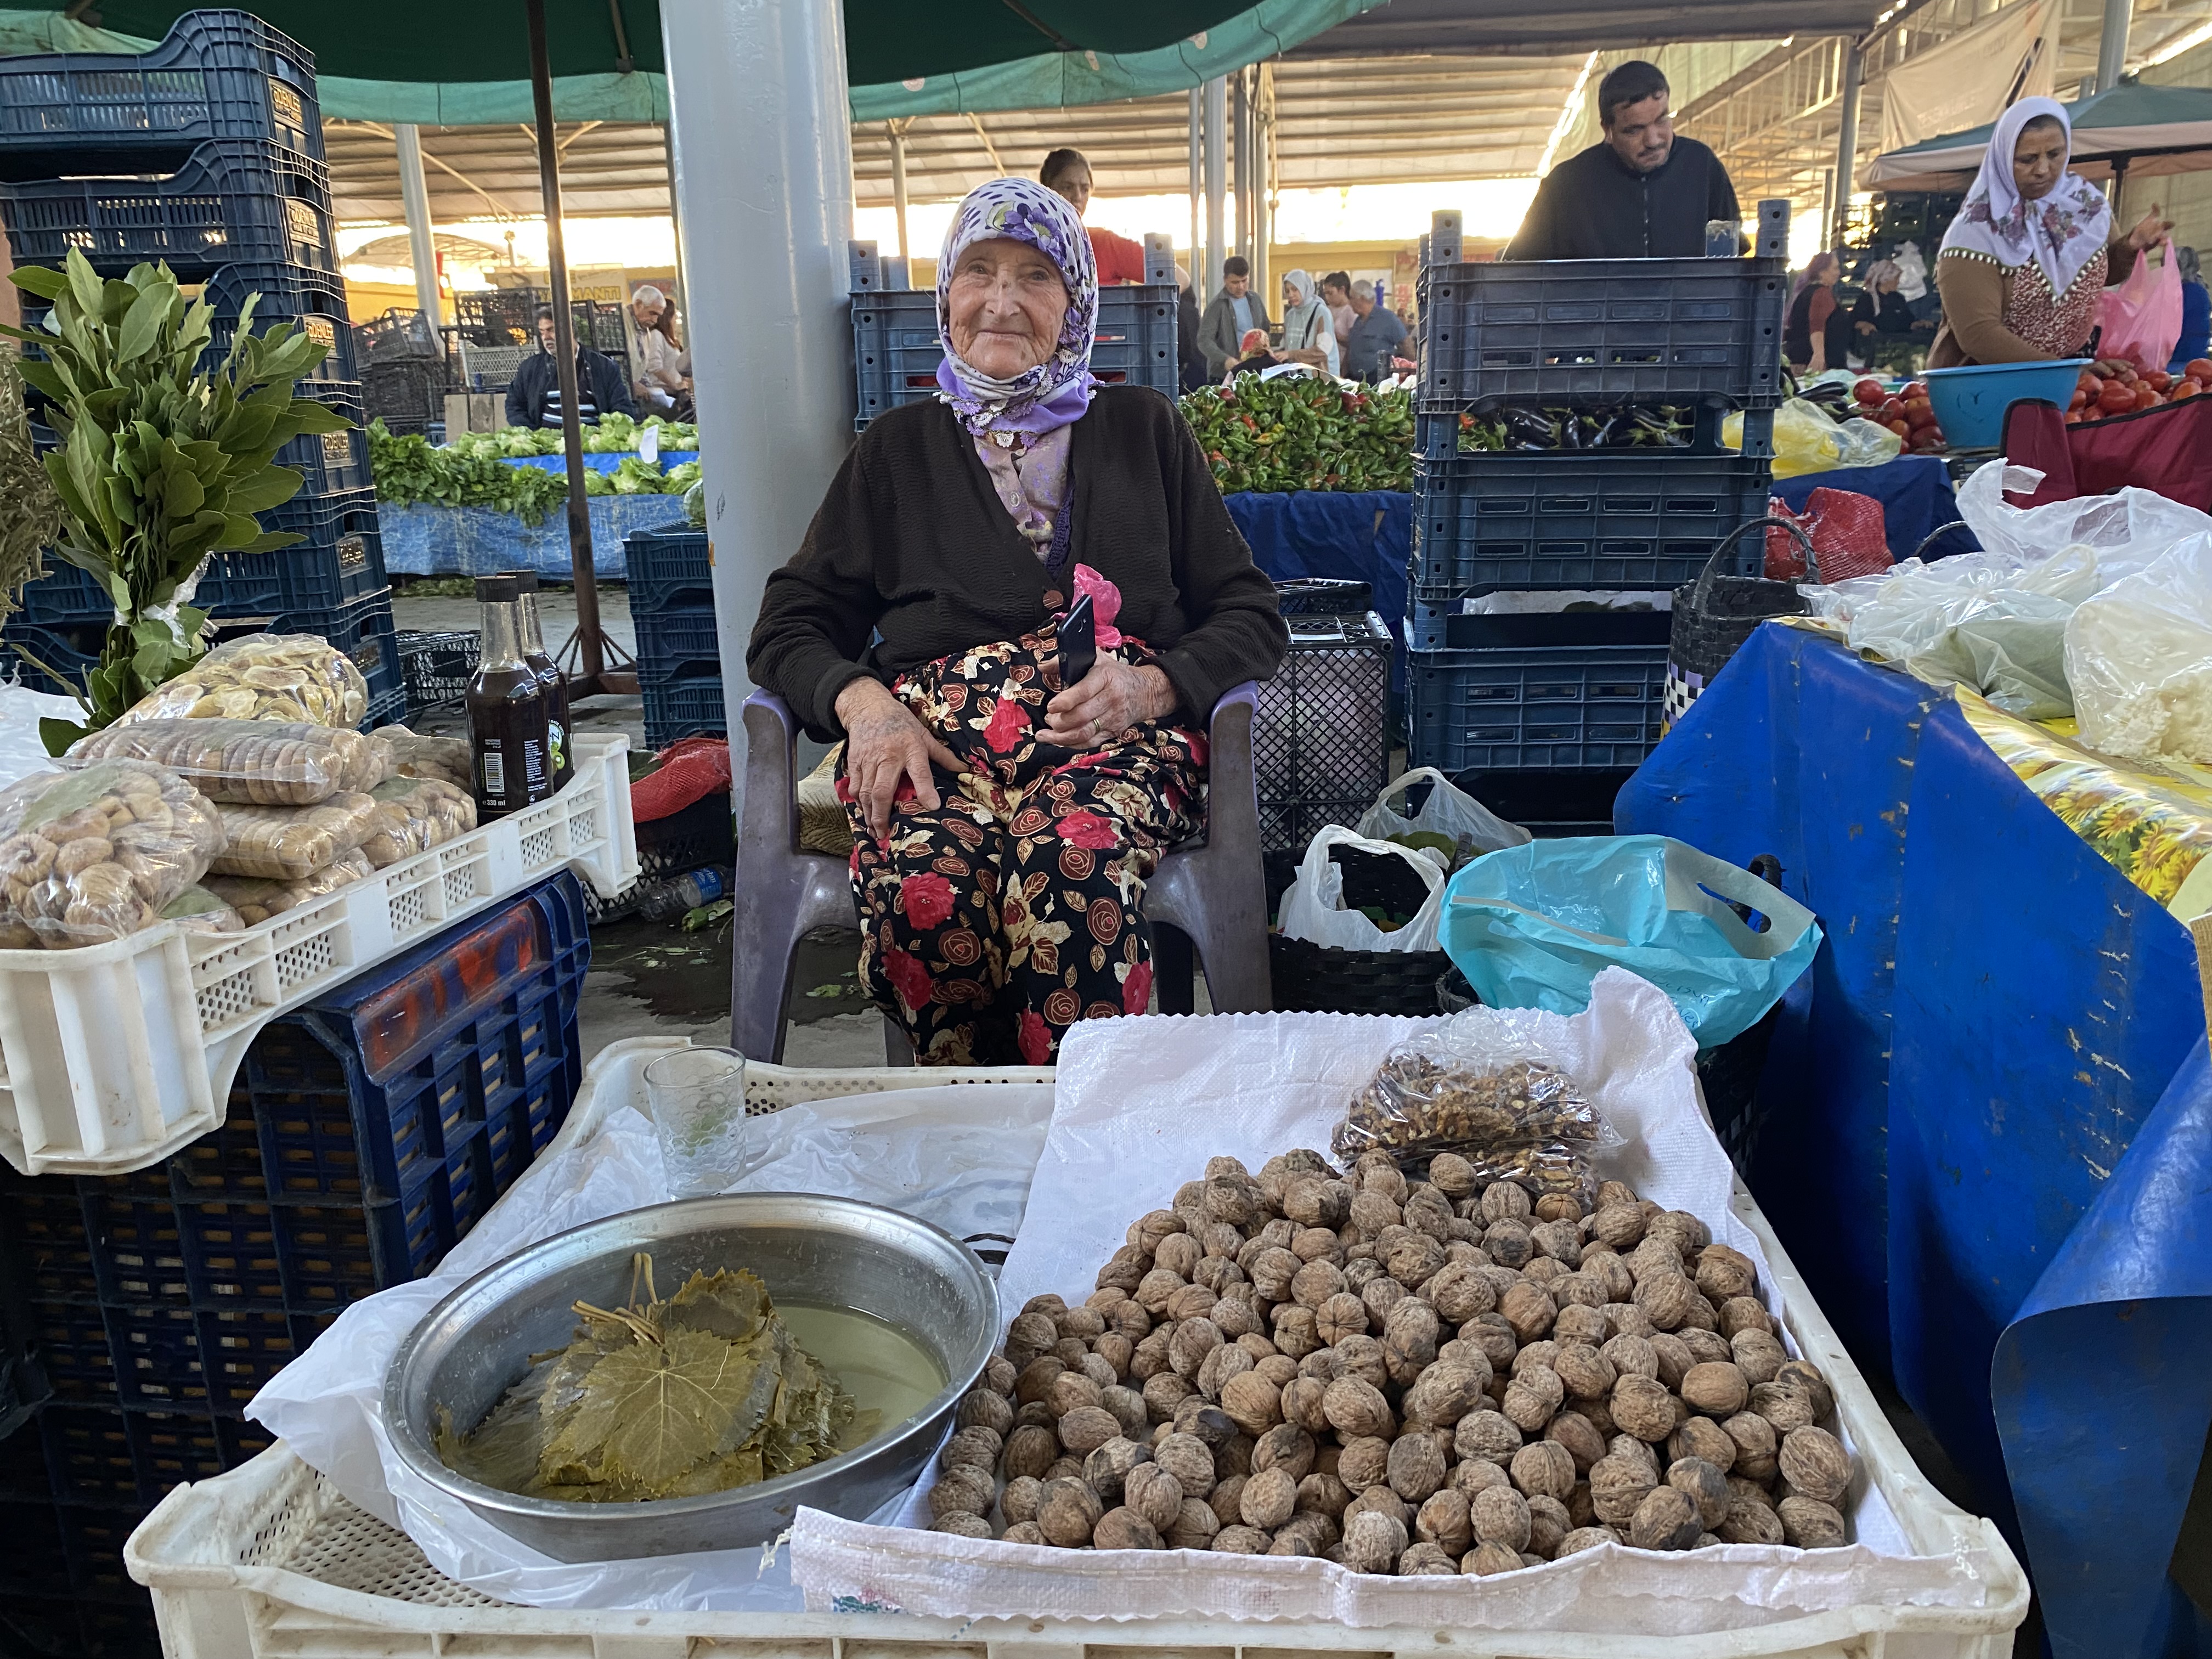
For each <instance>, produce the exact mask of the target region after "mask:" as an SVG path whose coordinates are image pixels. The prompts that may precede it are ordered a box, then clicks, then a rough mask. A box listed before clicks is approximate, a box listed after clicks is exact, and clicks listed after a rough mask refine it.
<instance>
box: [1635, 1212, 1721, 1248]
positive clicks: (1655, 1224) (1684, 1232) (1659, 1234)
mask: <svg viewBox="0 0 2212 1659" xmlns="http://www.w3.org/2000/svg"><path fill="white" fill-rule="evenodd" d="M1644 1237H1647V1238H1663V1239H1665V1240H1666V1241H1667V1242H1668V1243H1669V1244H1672V1245H1673V1246H1674V1249H1675V1252H1676V1254H1678V1255H1680V1256H1681V1257H1682V1258H1683V1260H1685V1261H1688V1260H1691V1259H1692V1258H1693V1257H1695V1256H1696V1255H1697V1254H1698V1252H1699V1251H1700V1250H1702V1249H1705V1246H1706V1245H1708V1244H1710V1243H1712V1242H1713V1235H1712V1230H1711V1228H1709V1227H1707V1226H1706V1225H1705V1223H1704V1222H1702V1221H1700V1220H1699V1219H1698V1218H1697V1217H1695V1216H1693V1215H1692V1214H1691V1213H1690V1212H1688V1211H1687V1210H1662V1212H1660V1213H1659V1214H1657V1215H1656V1216H1652V1217H1650V1218H1648V1219H1647V1220H1646V1221H1645V1222H1644Z"/></svg>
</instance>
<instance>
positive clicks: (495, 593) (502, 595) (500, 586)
mask: <svg viewBox="0 0 2212 1659" xmlns="http://www.w3.org/2000/svg"><path fill="white" fill-rule="evenodd" d="M520 593H521V590H520V589H519V588H518V587H516V586H515V583H514V578H513V577H512V576H479V577H477V604H478V605H513V603H514V602H515V600H516V599H518V598H520Z"/></svg>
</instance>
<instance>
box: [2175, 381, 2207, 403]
mask: <svg viewBox="0 0 2212 1659" xmlns="http://www.w3.org/2000/svg"><path fill="white" fill-rule="evenodd" d="M2203 391H2204V388H2203V386H2199V385H2198V384H2197V382H2196V380H2193V379H2191V378H2190V377H2189V376H2186V375H2185V376H2183V377H2182V378H2181V379H2180V380H2176V381H2175V382H2174V383H2173V390H2172V392H2168V393H2167V394H2166V402H2168V403H2170V404H2178V403H2179V402H2180V401H2181V400H2182V399H2183V398H2195V397H2198V396H2201V395H2202V394H2203Z"/></svg>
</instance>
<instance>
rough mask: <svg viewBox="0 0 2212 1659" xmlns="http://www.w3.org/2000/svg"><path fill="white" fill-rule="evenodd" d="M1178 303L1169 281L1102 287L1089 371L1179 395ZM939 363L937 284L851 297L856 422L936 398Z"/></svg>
mask: <svg viewBox="0 0 2212 1659" xmlns="http://www.w3.org/2000/svg"><path fill="white" fill-rule="evenodd" d="M1176 349H1177V348H1176V288H1175V285H1174V284H1173V283H1156V284H1153V285H1151V286H1145V287H1140V286H1136V285H1133V284H1127V283H1124V284H1121V285H1119V286H1117V287H1114V288H1104V289H1100V290H1099V291H1098V329H1097V337H1096V338H1095V340H1094V341H1093V343H1092V344H1091V374H1094V375H1095V376H1097V379H1098V380H1101V381H1103V382H1104V383H1106V384H1108V385H1117V384H1122V383H1127V384H1129V385H1133V386H1151V387H1152V388H1153V390H1155V391H1157V392H1164V393H1166V394H1167V395H1168V396H1169V397H1170V398H1172V397H1174V396H1176V393H1177V392H1178V391H1179V390H1180V386H1179V384H1178V380H1177V375H1178V372H1179V371H1178V367H1177V364H1178V358H1177V356H1176ZM944 361H945V348H944V345H943V344H942V343H941V342H940V341H939V339H938V337H937V295H936V293H935V291H934V290H933V289H890V290H888V291H885V292H880V293H875V294H863V295H854V299H853V368H854V374H855V375H856V376H857V377H858V380H859V398H860V402H859V410H860V412H859V415H858V416H857V417H856V419H855V422H854V424H855V425H856V426H866V424H867V423H868V422H870V421H871V420H872V419H873V418H874V417H875V416H878V415H880V414H882V413H883V412H884V410H889V409H896V408H898V407H899V406H900V405H901V404H912V403H922V402H926V401H927V400H928V399H930V398H934V397H935V396H936V395H937V367H938V365H939V363H941V362H944Z"/></svg>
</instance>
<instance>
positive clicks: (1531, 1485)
mask: <svg viewBox="0 0 2212 1659" xmlns="http://www.w3.org/2000/svg"><path fill="white" fill-rule="evenodd" d="M1508 1467H1509V1469H1510V1474H1511V1475H1512V1478H1513V1484H1514V1485H1515V1486H1516V1487H1518V1488H1519V1489H1520V1491H1521V1492H1522V1496H1524V1497H1528V1498H1565V1496H1566V1495H1567V1494H1568V1493H1569V1492H1572V1491H1573V1490H1574V1489H1575V1474H1576V1470H1575V1460H1574V1455H1573V1454H1572V1453H1571V1452H1570V1451H1568V1449H1566V1448H1565V1446H1562V1445H1561V1444H1559V1442H1557V1441H1556V1440H1534V1441H1531V1442H1530V1443H1528V1444H1527V1445H1525V1446H1523V1447H1522V1448H1521V1449H1520V1450H1519V1451H1517V1452H1516V1453H1514V1454H1513V1462H1511V1464H1510V1465H1509V1466H1508Z"/></svg>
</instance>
